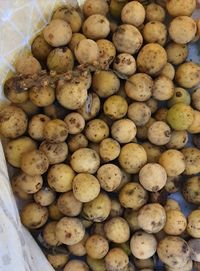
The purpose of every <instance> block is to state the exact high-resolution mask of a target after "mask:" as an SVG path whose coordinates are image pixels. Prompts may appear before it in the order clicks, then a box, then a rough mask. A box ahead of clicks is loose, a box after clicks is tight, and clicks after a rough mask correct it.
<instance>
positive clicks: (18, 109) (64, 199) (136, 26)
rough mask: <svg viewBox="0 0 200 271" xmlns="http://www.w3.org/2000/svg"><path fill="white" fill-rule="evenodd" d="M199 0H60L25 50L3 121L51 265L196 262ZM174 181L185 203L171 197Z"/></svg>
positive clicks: (177, 267)
mask: <svg viewBox="0 0 200 271" xmlns="http://www.w3.org/2000/svg"><path fill="white" fill-rule="evenodd" d="M195 9H196V0H184V1H183V0H182V1H180V0H166V1H159V0H158V1H142V0H140V1H127V0H121V1H120V0H111V1H106V0H86V1H85V4H84V6H83V9H82V11H81V10H79V9H76V8H74V7H69V6H68V7H67V6H65V7H61V8H58V9H57V10H56V11H55V12H54V14H53V16H52V20H51V21H50V22H49V24H48V25H47V26H46V27H45V28H44V29H43V31H42V33H41V34H40V35H39V36H37V37H35V39H34V40H33V42H32V45H31V49H32V55H23V56H20V57H19V58H18V59H17V61H16V63H15V68H16V74H13V75H12V76H11V77H10V78H9V79H8V80H6V82H5V85H4V93H5V96H6V97H7V99H8V100H9V101H10V102H11V103H10V104H9V105H8V106H5V107H4V108H3V109H1V111H0V133H1V135H2V136H3V137H4V138H7V139H8V140H7V143H6V145H5V147H4V149H5V156H6V159H7V161H8V163H9V164H10V165H11V166H12V167H14V168H15V174H14V176H13V177H12V179H11V185H12V188H13V191H14V193H15V194H16V195H17V196H18V197H19V198H20V199H23V200H24V207H23V208H22V209H21V210H20V216H21V221H22V223H23V224H24V225H25V226H26V227H27V228H28V229H30V231H31V232H32V233H33V234H34V235H39V236H40V240H41V238H42V241H41V246H43V248H44V252H45V253H46V255H47V258H48V260H49V261H50V263H51V264H52V266H53V267H54V268H55V269H57V268H63V270H64V271H89V270H93V271H106V270H107V271H134V270H141V271H152V270H155V269H156V266H157V264H158V262H162V263H163V264H164V265H163V269H162V270H166V271H172V270H173V271H190V270H192V268H193V267H194V268H195V270H200V209H199V207H198V206H199V205H200V177H199V176H198V174H199V173H200V135H199V133H200V88H199V84H200V66H199V64H197V63H194V62H191V61H186V59H187V57H188V44H189V43H191V42H197V41H198V39H199V36H200V20H196V21H195V20H194V19H192V17H191V16H192V14H193V12H194V11H195ZM166 18H167V19H166ZM189 135H191V137H192V138H193V139H192V140H193V143H194V145H193V146H191V145H190V146H188V138H189ZM178 191H180V192H181V193H182V195H183V197H184V199H185V200H186V201H187V202H188V204H192V209H193V210H192V212H191V213H190V214H189V216H188V217H186V215H185V214H184V212H183V210H181V207H180V205H179V203H178V202H177V201H175V200H172V199H170V198H169V197H168V196H169V195H170V194H172V193H175V192H178Z"/></svg>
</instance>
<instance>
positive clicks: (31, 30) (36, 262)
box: [0, 0, 200, 271]
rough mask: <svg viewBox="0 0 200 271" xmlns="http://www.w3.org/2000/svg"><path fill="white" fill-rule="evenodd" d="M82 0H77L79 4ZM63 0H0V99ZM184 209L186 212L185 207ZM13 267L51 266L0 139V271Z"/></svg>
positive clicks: (194, 54) (193, 52)
mask: <svg viewBox="0 0 200 271" xmlns="http://www.w3.org/2000/svg"><path fill="white" fill-rule="evenodd" d="M94 1H95V0H94ZM83 2H84V0H78V3H79V5H81V4H82V3H83ZM197 2H199V3H200V0H197ZM66 3H70V4H73V5H77V1H76V0H0V102H1V101H4V100H5V98H4V96H3V93H2V84H3V81H4V80H5V77H6V74H7V73H8V71H9V70H13V71H14V68H13V65H12V63H13V61H14V60H15V58H16V56H17V55H18V54H21V53H23V51H24V49H25V50H26V49H30V45H29V40H30V39H32V38H33V37H34V36H36V34H37V33H39V32H40V31H41V29H42V28H43V27H44V25H45V24H46V23H47V22H48V21H49V19H50V17H51V14H52V12H53V10H54V9H55V7H56V6H58V5H63V4H66ZM195 17H200V10H197V11H196V12H195ZM189 59H193V60H194V61H195V62H198V63H200V56H199V50H198V48H197V46H191V48H190V56H189ZM172 197H176V198H177V197H178V195H176V194H175V195H174V194H173V196H172ZM182 206H183V207H184V203H183V205H182ZM187 207H188V206H187ZM185 212H188V210H187V209H186V208H185ZM14 270H16V271H39V270H42V271H53V270H54V269H53V268H52V267H51V265H50V264H49V263H48V261H47V260H46V258H45V256H44V255H43V253H42V251H41V250H40V248H39V247H38V245H37V244H36V242H35V241H34V239H33V238H32V236H31V235H30V233H29V232H28V231H27V230H26V229H25V228H24V227H23V226H22V225H21V222H20V219H19V213H18V209H17V205H16V202H15V199H14V196H13V194H12V191H11V188H10V182H9V177H8V173H7V166H6V162H5V158H4V154H3V149H2V146H1V143H0V271H14ZM77 271H78V270H77Z"/></svg>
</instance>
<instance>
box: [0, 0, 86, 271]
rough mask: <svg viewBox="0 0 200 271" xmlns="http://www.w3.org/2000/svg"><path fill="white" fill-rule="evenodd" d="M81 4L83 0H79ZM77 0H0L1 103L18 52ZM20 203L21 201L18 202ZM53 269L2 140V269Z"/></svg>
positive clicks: (0, 265)
mask: <svg viewBox="0 0 200 271" xmlns="http://www.w3.org/2000/svg"><path fill="white" fill-rule="evenodd" d="M78 2H79V4H82V2H83V0H82V1H78ZM78 2H77V1H76V0H0V29H1V31H0V63H1V65H0V104H1V102H3V101H4V100H5V97H4V95H3V91H2V85H3V81H4V80H5V78H6V75H7V73H8V71H10V70H11V71H14V68H13V63H14V60H15V59H16V56H17V55H18V54H23V53H24V51H28V50H30V43H29V42H30V40H32V38H33V37H35V36H36V35H37V34H38V33H39V32H40V31H41V29H42V28H43V27H44V26H45V25H46V24H47V23H48V21H49V19H50V18H51V14H52V12H53V10H54V9H55V8H56V7H57V6H61V5H65V4H71V5H74V6H77V4H78ZM19 204H20V203H19ZM13 270H17V271H39V270H42V271H53V270H54V269H53V268H52V266H51V265H50V263H49V262H48V261H47V259H46V257H45V256H44V254H43V252H42V251H41V249H40V248H39V246H38V245H37V243H36V242H35V240H34V239H33V237H32V236H31V234H30V233H29V232H28V231H27V230H26V229H25V228H24V227H23V226H22V224H21V221H20V217H19V212H18V206H17V204H16V200H15V198H14V196H13V193H12V190H11V187H10V181H9V176H8V170H7V165H6V161H5V157H4V153H3V148H2V145H1V143H0V271H13Z"/></svg>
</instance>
